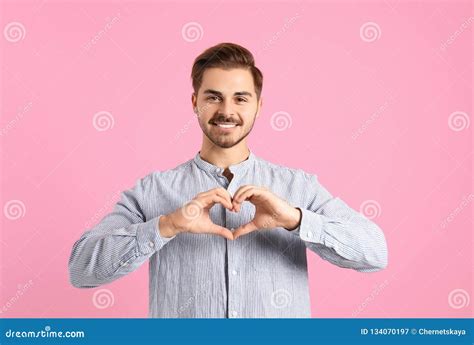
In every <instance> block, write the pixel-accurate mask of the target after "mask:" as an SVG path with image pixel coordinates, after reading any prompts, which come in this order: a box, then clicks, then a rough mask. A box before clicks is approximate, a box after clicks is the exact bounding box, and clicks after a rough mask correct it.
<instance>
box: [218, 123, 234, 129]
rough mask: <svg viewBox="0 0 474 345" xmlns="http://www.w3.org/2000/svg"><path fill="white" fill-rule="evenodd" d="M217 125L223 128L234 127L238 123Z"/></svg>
mask: <svg viewBox="0 0 474 345" xmlns="http://www.w3.org/2000/svg"><path fill="white" fill-rule="evenodd" d="M217 126H219V127H222V128H233V127H235V126H236V124H235V123H233V124H230V125H225V124H223V123H218V124H217Z"/></svg>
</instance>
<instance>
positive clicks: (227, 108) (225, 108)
mask: <svg viewBox="0 0 474 345" xmlns="http://www.w3.org/2000/svg"><path fill="white" fill-rule="evenodd" d="M219 114H222V115H225V116H233V115H235V113H234V108H233V105H232V102H231V101H226V100H224V101H222V102H221V104H220V106H219Z"/></svg>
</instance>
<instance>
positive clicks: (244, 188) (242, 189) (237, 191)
mask: <svg viewBox="0 0 474 345" xmlns="http://www.w3.org/2000/svg"><path fill="white" fill-rule="evenodd" d="M252 187H256V186H254V185H252V184H245V185H243V186H240V187H239V188H238V189H237V190H236V191H235V193H234V196H233V198H232V200H233V199H235V198H236V197H238V196H239V195H240V194H242V192H244V191H245V190H247V189H249V188H252Z"/></svg>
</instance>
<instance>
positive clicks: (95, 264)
mask: <svg viewBox="0 0 474 345" xmlns="http://www.w3.org/2000/svg"><path fill="white" fill-rule="evenodd" d="M262 80H263V77H262V74H261V72H260V71H259V69H258V68H257V67H255V64H254V59H253V56H252V54H251V53H250V52H249V51H248V50H247V49H245V48H243V47H241V46H239V45H236V44H232V43H222V44H219V45H217V46H214V47H211V48H209V49H207V50H206V51H204V52H203V53H202V54H201V55H200V56H198V57H197V58H196V60H195V61H194V66H193V68H192V82H193V88H194V93H193V94H192V105H193V108H194V112H195V113H196V115H197V120H198V121H199V125H200V127H201V129H202V132H203V140H202V146H201V150H200V151H199V152H198V153H197V154H196V155H195V157H194V158H193V159H190V160H189V161H187V162H185V163H183V164H181V165H179V166H177V167H176V168H174V169H170V170H167V171H163V172H158V171H156V172H153V173H151V174H149V175H148V176H146V177H144V178H142V179H140V180H138V182H137V183H136V185H135V186H134V188H131V189H129V190H126V191H124V192H123V193H122V195H121V200H120V201H119V202H117V204H116V205H115V208H114V210H113V212H112V213H110V214H108V215H107V216H105V217H104V218H103V219H102V220H101V222H100V223H99V224H97V225H96V226H95V227H94V228H92V229H91V230H89V231H86V232H85V233H84V234H83V235H82V237H81V238H80V239H79V240H78V241H77V242H76V243H75V244H74V247H73V249H72V254H71V258H70V261H69V271H70V279H71V283H72V284H73V285H74V286H75V287H79V288H90V287H96V286H99V285H103V284H107V283H110V282H112V281H114V280H116V279H118V278H120V277H122V276H125V275H127V274H128V273H130V272H132V271H134V270H136V269H137V268H138V267H140V266H141V265H142V264H143V263H144V262H146V261H147V260H150V270H149V273H150V291H149V293H150V302H149V303H150V304H149V306H150V313H149V316H150V317H173V318H176V317H186V318H189V317H199V318H202V317H205V318H224V317H233V318H235V317H237V318H238V317H243V318H250V317H310V316H311V315H310V299H309V291H308V274H307V263H306V248H309V249H310V250H312V251H314V252H316V253H317V254H318V255H319V256H320V257H322V258H323V259H325V260H327V261H329V262H331V263H333V264H335V265H337V266H340V267H345V268H352V269H355V270H357V271H360V272H372V271H378V270H381V269H383V268H385V267H386V266H387V247H386V242H385V237H384V234H383V232H382V231H381V229H380V228H379V227H378V226H377V225H376V224H375V223H373V222H372V221H370V220H368V219H367V218H366V217H364V216H363V215H361V214H359V213H358V212H356V211H354V210H353V209H351V208H350V207H349V206H348V205H347V204H346V203H345V202H344V201H342V200H341V199H339V198H337V197H333V196H332V195H331V194H330V193H329V192H328V191H327V190H326V189H325V188H324V187H323V186H322V185H321V184H320V183H319V181H318V179H317V177H316V176H315V175H312V174H309V173H306V172H304V171H303V170H299V169H290V168H287V167H284V166H279V165H276V164H272V163H270V162H267V161H265V160H264V159H262V158H259V157H256V156H255V155H254V154H253V153H252V152H251V151H250V150H249V148H248V146H247V136H248V134H249V133H250V132H251V130H252V127H253V125H254V123H255V120H256V119H257V118H258V116H259V112H260V109H261V107H262V98H261V92H262Z"/></svg>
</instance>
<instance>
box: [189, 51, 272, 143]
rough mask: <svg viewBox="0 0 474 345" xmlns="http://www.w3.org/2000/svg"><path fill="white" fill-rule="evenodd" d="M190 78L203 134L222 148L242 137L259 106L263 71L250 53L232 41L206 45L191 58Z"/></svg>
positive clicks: (260, 103) (256, 113) (249, 127)
mask: <svg viewBox="0 0 474 345" xmlns="http://www.w3.org/2000/svg"><path fill="white" fill-rule="evenodd" d="M191 79H192V83H193V89H194V92H193V94H192V103H193V107H194V112H195V113H196V114H197V115H198V121H199V125H200V126H201V129H202V131H203V133H204V135H205V136H206V137H207V138H208V139H209V140H210V141H211V142H212V143H213V144H215V145H217V146H219V147H222V148H230V147H233V146H235V145H237V144H238V143H240V142H241V141H242V140H244V139H245V138H246V137H247V135H248V134H249V133H250V131H251V130H252V128H253V125H254V122H255V119H256V117H258V115H259V111H260V108H261V106H262V99H261V93H262V84H263V75H262V73H261V72H260V70H259V69H258V68H257V67H255V62H254V58H253V56H252V54H251V53H250V52H249V51H248V50H247V49H245V48H244V47H241V46H239V45H237V44H233V43H221V44H218V45H216V46H214V47H211V48H208V49H207V50H205V51H204V52H203V53H202V54H201V55H199V56H198V57H197V58H196V59H195V61H194V65H193V68H192V72H191Z"/></svg>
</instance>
